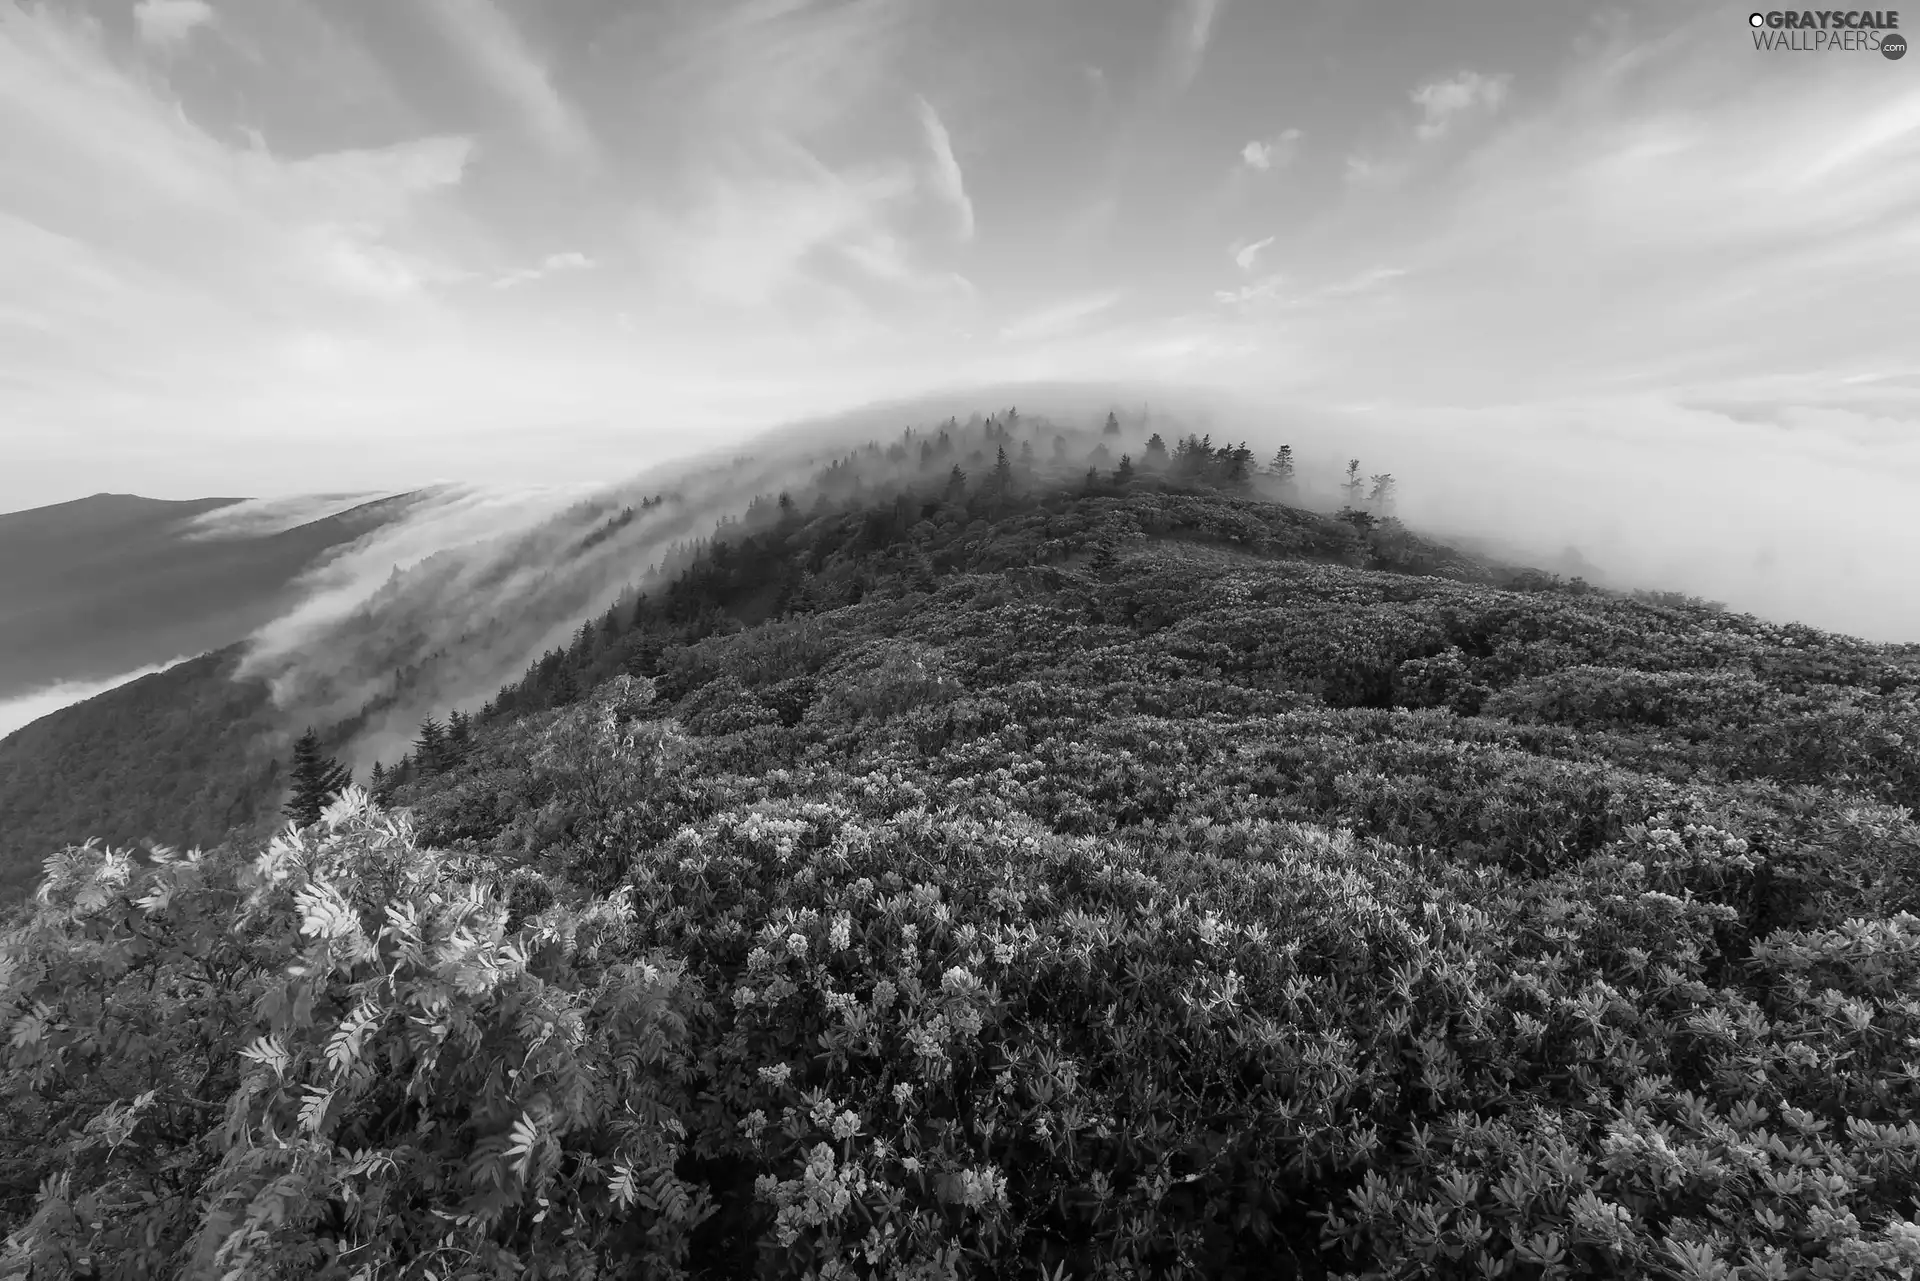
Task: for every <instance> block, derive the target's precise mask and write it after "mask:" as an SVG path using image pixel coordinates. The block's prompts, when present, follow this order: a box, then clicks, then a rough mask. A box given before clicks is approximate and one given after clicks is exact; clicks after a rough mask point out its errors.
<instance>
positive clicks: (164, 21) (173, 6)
mask: <svg viewBox="0 0 1920 1281" xmlns="http://www.w3.org/2000/svg"><path fill="white" fill-rule="evenodd" d="M133 19H134V22H135V23H136V24H137V25H138V26H139V28H140V38H141V39H142V40H144V41H146V42H147V43H148V44H150V45H153V46H155V47H157V48H161V49H173V48H177V47H178V46H179V45H181V44H184V43H185V42H186V40H187V38H188V37H189V36H190V35H192V34H193V30H194V28H195V27H198V26H200V25H202V24H203V23H208V22H212V21H213V6H212V5H210V4H208V3H207V0H140V3H138V4H136V5H134V6H133Z"/></svg>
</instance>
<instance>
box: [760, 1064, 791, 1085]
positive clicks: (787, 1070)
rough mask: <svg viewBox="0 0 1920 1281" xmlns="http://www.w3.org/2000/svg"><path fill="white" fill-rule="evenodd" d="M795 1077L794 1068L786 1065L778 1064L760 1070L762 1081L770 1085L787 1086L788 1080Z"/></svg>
mask: <svg viewBox="0 0 1920 1281" xmlns="http://www.w3.org/2000/svg"><path fill="white" fill-rule="evenodd" d="M792 1075H793V1068H791V1067H790V1066H788V1065H787V1064H785V1063H776V1064H774V1065H773V1066H772V1067H763V1068H761V1069H760V1079H761V1080H762V1081H765V1082H766V1083H767V1084H769V1085H785V1084H786V1083H787V1078H788V1077H790V1076H792Z"/></svg>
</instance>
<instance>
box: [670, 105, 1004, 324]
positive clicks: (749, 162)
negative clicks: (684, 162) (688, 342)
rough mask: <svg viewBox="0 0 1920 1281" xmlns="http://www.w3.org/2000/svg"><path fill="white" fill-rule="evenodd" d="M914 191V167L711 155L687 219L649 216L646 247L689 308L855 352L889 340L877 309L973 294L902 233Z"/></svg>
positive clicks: (792, 147) (789, 153)
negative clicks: (694, 304)
mask: <svg viewBox="0 0 1920 1281" xmlns="http://www.w3.org/2000/svg"><path fill="white" fill-rule="evenodd" d="M919 191H920V178H919V174H918V170H917V166H915V165H914V164H912V163H911V162H908V161H904V160H887V161H879V162H874V163H869V164H863V165H855V166H849V167H847V168H845V169H834V168H832V167H830V166H828V165H827V164H825V163H824V162H823V161H821V159H820V158H819V157H818V156H817V155H815V154H814V153H813V152H812V151H811V150H809V149H807V148H806V147H803V146H801V145H799V144H798V143H794V142H790V141H789V142H770V143H763V144H762V145H760V146H759V147H756V148H751V149H747V148H742V149H739V150H737V151H736V152H734V153H733V154H732V155H731V156H729V157H727V158H725V159H723V158H721V157H717V156H716V157H715V158H714V161H713V163H712V164H711V166H710V167H709V169H708V170H707V171H706V172H705V173H704V174H702V175H701V176H700V177H699V178H698V179H697V188H696V193H695V195H694V197H693V199H692V200H691V201H689V202H688V203H686V204H685V205H684V206H683V207H682V208H681V209H678V210H674V209H671V208H660V207H655V208H653V209H649V210H647V211H643V213H642V215H641V217H640V223H639V232H640V236H639V242H640V243H639V247H640V249H641V251H642V253H643V255H644V256H645V257H646V258H647V259H648V261H649V262H650V263H651V266H652V270H653V272H654V273H655V278H656V280H657V281H659V282H662V283H666V284H668V285H671V286H673V287H675V288H676V289H678V290H683V291H685V294H686V295H690V296H691V298H692V299H693V300H697V301H699V302H701V303H704V304H708V305H711V306H716V307H719V308H722V309H725V310H726V311H729V312H732V313H734V314H735V315H736V316H737V317H738V316H746V317H750V318H752V319H754V320H758V321H760V322H763V323H777V324H782V325H788V324H793V323H804V324H806V325H807V326H808V327H809V329H810V330H811V332H812V336H813V337H814V339H815V340H824V341H830V342H852V341H855V340H857V339H859V338H861V337H869V338H870V337H873V336H874V335H876V334H877V333H879V332H883V331H884V330H885V328H886V323H885V322H884V321H882V320H881V319H880V318H879V316H878V315H877V314H876V312H875V310H874V309H875V308H876V307H879V308H882V309H885V307H886V306H887V304H888V301H889V299H891V298H895V297H898V298H900V299H901V300H902V301H909V300H924V299H925V298H926V297H927V296H929V295H940V294H947V295H950V296H955V297H959V296H964V295H966V294H967V293H969V292H970V286H968V285H967V284H966V282H965V281H964V279H963V278H962V277H959V276H958V275H957V274H956V273H954V272H953V271H951V270H949V269H945V268H942V267H940V266H938V265H936V264H933V263H931V262H928V261H926V259H925V257H924V255H923V253H922V252H921V251H920V250H919V249H917V247H916V246H915V243H914V241H913V240H912V238H911V237H910V236H908V235H907V234H906V233H905V232H904V231H903V229H902V228H903V226H904V225H905V224H906V222H907V221H908V220H909V217H910V215H911V213H912V211H913V208H914V201H915V198H916V196H917V195H918V194H919ZM736 323H737V322H736Z"/></svg>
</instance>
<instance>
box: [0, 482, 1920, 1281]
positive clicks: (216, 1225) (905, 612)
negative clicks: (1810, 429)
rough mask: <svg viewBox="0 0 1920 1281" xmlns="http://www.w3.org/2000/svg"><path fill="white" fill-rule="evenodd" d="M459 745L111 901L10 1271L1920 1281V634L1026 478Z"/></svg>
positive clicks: (923, 498) (109, 890)
mask: <svg viewBox="0 0 1920 1281" xmlns="http://www.w3.org/2000/svg"><path fill="white" fill-rule="evenodd" d="M871 497H872V496H869V498H870V499H871ZM214 674H215V673H213V672H211V671H208V672H203V673H201V674H200V678H201V679H202V680H203V681H204V680H207V679H210V678H211V677H212V676H213V675H214ZM456 729H457V732H455V733H453V734H451V735H443V734H436V733H427V734H424V735H423V741H422V745H421V748H420V749H419V750H418V751H417V752H416V753H414V754H413V755H412V756H411V757H410V758H409V759H408V760H407V761H406V762H404V763H403V765H402V767H401V768H400V770H399V772H398V776H397V777H395V778H383V780H382V785H383V786H382V790H383V792H385V793H386V801H387V803H388V804H389V805H390V806H391V807H392V808H391V809H390V810H389V811H388V812H382V811H380V810H379V809H376V808H374V807H373V806H371V805H370V804H369V803H368V802H367V800H366V798H365V797H364V795H360V794H355V795H350V796H349V797H347V798H345V799H344V800H343V801H341V802H340V803H338V804H337V805H336V806H335V807H334V808H333V810H332V811H331V813H330V814H329V815H328V816H327V817H326V818H325V819H324V820H323V821H322V823H320V824H318V825H316V826H314V827H312V828H309V829H307V830H306V831H304V832H302V833H298V834H294V835H291V836H286V837H283V838H281V839H280V840H278V841H276V842H275V843H274V844H273V845H271V846H270V847H266V848H264V849H263V848H261V847H260V845H259V844H258V843H253V844H247V843H241V844H239V845H237V846H236V848H234V849H232V850H230V851H222V852H216V853H215V854H214V855H212V856H210V857H208V858H206V859H202V860H199V861H197V862H191V863H189V862H184V861H175V862H163V863H161V864H159V865H156V866H150V867H141V866H137V865H135V864H134V863H133V862H132V861H130V860H128V859H126V858H124V857H123V856H118V855H114V854H111V853H106V852H102V851H98V850H94V851H80V852H74V851H69V852H67V853H66V854H64V855H61V856H59V857H57V858H56V859H55V860H54V863H53V867H52V872H51V875H50V876H49V877H48V879H47V881H46V895H45V901H44V902H43V903H40V904H38V905H36V906H35V908H34V909H33V912H32V914H31V916H30V917H29V918H27V919H26V920H24V921H23V923H22V924H20V925H19V926H18V928H16V929H15V930H13V931H12V932H10V933H9V934H8V935H6V936H5V937H4V940H0V955H4V956H5V958H6V960H7V961H8V965H7V966H6V967H4V968H0V1019H4V1020H6V1021H7V1023H8V1026H9V1027H10V1028H11V1029H12V1034H11V1036H10V1038H9V1039H8V1041H7V1043H6V1044H5V1045H4V1046H0V1056H4V1058H0V1098H4V1099H8V1100H11V1101H12V1103H11V1105H10V1107H9V1108H8V1109H7V1110H5V1111H4V1112H0V1127H4V1128H3V1129H0V1227H5V1228H7V1229H9V1230H11V1231H13V1232H14V1236H13V1237H12V1239H11V1241H10V1245H9V1249H10V1251H11V1253H10V1254H9V1256H8V1259H7V1262H8V1264H9V1265H10V1266H13V1267H14V1268H16V1269H17V1270H21V1271H25V1270H26V1268H27V1267H28V1266H29V1265H32V1266H37V1267H46V1268H48V1269H52V1268H54V1267H56V1266H57V1265H58V1263H59V1261H60V1260H62V1259H64V1258H67V1257H71V1256H74V1255H79V1254H82V1253H85V1254H86V1255H88V1256H89V1257H90V1258H93V1259H95V1260H98V1261H100V1262H101V1263H102V1265H103V1266H107V1267H115V1268H119V1269H121V1270H124V1271H127V1272H129V1273H133V1272H138V1271H141V1270H145V1271H146V1272H147V1273H148V1274H151V1275H172V1274H174V1273H175V1272H177V1271H179V1270H181V1269H185V1268H188V1267H189V1266H190V1265H191V1263H192V1261H193V1260H195V1259H201V1260H204V1259H209V1258H213V1257H215V1256H216V1254H217V1257H218V1259H219V1261H220V1263H221V1265H222V1266H224V1267H227V1268H229V1269H231V1270H233V1271H234V1272H236V1273H238V1274H242V1275H258V1276H293V1275H312V1274H315V1273H316V1272H318V1273H320V1274H322V1275H327V1273H325V1272H324V1271H322V1269H323V1268H324V1267H326V1266H329V1262H328V1261H332V1260H339V1259H343V1258H351V1260H352V1266H354V1267H356V1268H361V1267H364V1268H367V1269H385V1270H391V1271H393V1272H395V1273H403V1272H406V1271H407V1270H409V1269H415V1268H417V1269H421V1270H424V1269H426V1268H428V1267H433V1268H436V1269H439V1268H441V1267H442V1266H443V1265H444V1266H447V1267H459V1268H466V1269H468V1270H471V1271H474V1272H476V1273H485V1274H487V1275H506V1274H513V1275H536V1276H542V1277H556V1278H558V1277H562V1276H580V1275H649V1276H656V1275H657V1276H682V1277H687V1278H700V1279H701V1281H706V1279H708V1278H712V1279H715V1281H717V1279H718V1278H722V1277H743V1276H756V1277H762V1278H769V1279H772V1278H789V1277H792V1278H800V1277H817V1276H822V1275H841V1276H921V1277H934V1276H953V1275H962V1276H1010V1277H1013V1276H1032V1275H1045V1276H1052V1277H1066V1276H1077V1277H1085V1276H1120V1275H1134V1276H1149V1275H1150V1276H1165V1277H1169V1278H1179V1279H1181V1281H1200V1279H1201V1278H1214V1277H1219V1278H1231V1279H1237V1281H1256V1279H1258V1278H1291V1277H1304V1278H1316V1279H1326V1281H1333V1279H1334V1278H1343V1277H1351V1276H1360V1275H1370V1276H1380V1277H1408V1278H1411V1277H1416V1276H1472V1275H1496V1276H1498V1275H1511V1276H1548V1275H1551V1276H1582V1275H1584V1276H1674V1277H1700V1278H1705V1277H1716V1276H1718V1277H1734V1276H1744V1275H1754V1276H1769V1275H1770V1276H1798V1275H1806V1276H1828V1275H1831V1276H1842V1275H1845V1276H1859V1277H1889V1278H1891V1277H1898V1276H1903V1275H1906V1274H1907V1273H1909V1272H1911V1271H1912V1270H1913V1269H1914V1268H1915V1267H1916V1266H1920V1224H1917V1223H1916V1222H1915V1221H1914V1219H1913V1204H1912V1198H1911V1195H1910V1194H1911V1189H1912V1184H1913V1180H1912V1178H1911V1171H1912V1163H1913V1151H1914V1144H1915V1136H1916V1135H1920V1093H1917V1092H1916V1090H1915V1088H1914V1082H1913V1065H1912V1063H1911V1062H1910V1060H1911V1058H1912V1052H1911V1047H1912V1045H1913V1044H1914V1042H1915V1040H1916V1038H1920V1001H1916V1000H1915V999H1914V997H1913V993H1914V992H1915V991H1916V990H1920V919H1917V918H1916V917H1915V916H1914V915H1912V913H1913V912H1915V911H1916V910H1920V826H1917V825H1916V824H1915V822H1914V818H1913V814H1912V807H1913V806H1914V805H1915V804H1916V803H1917V802H1920V648H1916V647H1911V646H1909V647H1890V646H1877V645H1868V644H1864V643H1862V642H1858V641H1855V640H1851V639H1849V638H1846V637H1840V636H1833V635H1829V634H1825V633H1821V632H1818V631H1815V630H1813V629H1809V628H1804V627H1795V626H1785V627H1783V626H1774V625H1770V624H1766V623H1763V622H1761V621H1759V620H1756V619H1754V618H1751V617H1747V616H1742V615H1735V614H1728V613H1724V612H1720V611H1716V610H1713V609H1709V608H1703V607H1699V606H1696V605H1687V604H1680V605H1667V604H1655V603H1649V602H1646V601H1641V600H1634V599H1629V598H1623V597H1619V596H1613V595H1608V594H1605V593H1599V592H1594V591H1590V590H1587V589H1586V588H1585V587H1584V585H1582V584H1579V583H1577V582H1575V583H1557V582H1555V581H1553V580H1551V579H1549V578H1547V577H1545V576H1542V575H1517V574H1509V573H1503V572H1502V571H1500V570H1498V569H1496V568H1494V567H1490V566H1486V565H1483V564H1478V563H1476V562H1473V561H1471V560H1468V559H1466V558H1461V557H1456V556H1451V555H1449V554H1448V553H1446V552H1445V550H1444V549H1440V548H1435V547H1432V546H1430V545H1427V544H1424V543H1422V542H1421V541H1420V540H1418V539H1417V538H1414V537H1413V536H1412V535H1410V534H1408V533H1407V532H1406V531H1404V530H1400V529H1397V528H1395V527H1394V526H1393V525H1392V523H1391V522H1376V523H1374V524H1373V525H1372V526H1371V527H1369V526H1368V523H1367V522H1365V521H1361V520H1355V519H1346V520H1341V519H1335V518H1330V517H1326V516H1321V515H1318V514H1315V513H1310V512H1303V511H1298V510H1295V509H1291V508H1287V507H1284V506H1278V505H1275V504H1272V503H1268V502H1263V501H1260V500H1259V499H1258V498H1256V497H1253V496H1249V495H1248V494H1246V493H1245V492H1240V491H1239V490H1238V489H1237V488H1236V487H1233V486H1230V485H1229V486H1222V485H1216V484H1214V483H1213V481H1212V480H1211V479H1209V478H1208V477H1206V476H1186V477H1174V476H1169V475H1155V476H1149V477H1146V478H1142V479H1138V480H1135V481H1132V482H1128V483H1124V484H1120V483H1114V482H1112V481H1111V480H1109V479H1106V478H1103V477H1099V476H1096V477H1095V478H1094V479H1093V482H1092V483H1089V484H1086V485H1083V486H1075V487H1067V488H1062V487H1058V486H1032V487H1028V488H1026V489H1025V490H1024V491H1022V490H1019V489H1016V488H1010V487H1008V486H1006V485H1004V484H994V483H983V482H981V481H977V480H976V481H975V482H973V483H972V484H970V485H961V484H956V485H953V486H951V487H947V488H944V489H941V490H938V491H937V492H921V493H919V494H914V495H901V494H894V495H891V496H887V497H885V498H884V499H883V500H882V501H859V502H848V503H845V504H843V505H839V506H833V505H824V506H822V507H821V508H820V509H819V510H817V511H803V510H800V505H799V504H782V505H781V506H779V507H778V508H777V509H776V510H775V511H773V512H769V513H765V514H764V523H761V524H759V525H757V526H756V527H752V528H742V529H740V530H736V531H734V532H733V533H731V534H730V535H729V536H727V537H723V538H717V539H715V540H713V541H712V542H711V543H710V544H708V545H706V546H704V547H702V548H700V549H699V550H698V551H697V553H695V554H694V555H692V556H691V557H690V558H689V561H688V563H686V564H685V565H684V567H682V568H681V569H680V570H679V571H678V572H676V573H674V574H672V575H671V576H669V577H667V578H666V579H665V580H664V581H660V582H656V583H653V584H651V585H650V586H649V588H648V590H647V591H645V592H644V593H642V594H640V595H639V596H638V597H637V598H630V599H627V600H624V601H622V602H619V603H618V604H617V605H616V606H615V607H614V608H613V609H611V610H609V611H608V612H607V613H606V614H604V615H603V616H601V617H600V618H598V619H595V620H590V622H589V623H588V624H587V625H585V626H583V627H582V628H581V629H580V631H579V633H578V634H577V636H576V638H575V639H574V641H573V642H572V643H571V644H569V645H568V646H567V647H566V648H565V649H564V650H556V651H553V652H551V653H549V654H548V655H546V656H545V657H544V658H542V659H540V660H539V661H538V662H536V663H535V664H534V665H533V666H532V667H531V668H530V669H529V670H528V671H527V673H526V675H525V676H524V677H523V678H522V679H521V680H519V681H517V682H514V683H513V684H512V685H510V686H509V687H507V688H505V689H503V690H502V691H501V692H500V694H499V695H498V696H497V697H496V698H495V699H494V700H492V701H491V704H490V705H489V707H488V708H486V709H485V710H484V712H483V714H482V715H480V716H479V717H478V718H476V719H475V720H474V721H473V722H472V723H468V722H467V721H465V720H464V718H463V720H462V722H461V723H460V724H459V725H458V726H457V727H456ZM423 1011H431V1012H432V1013H431V1016H430V1017H429V1016H424V1015H423V1013H422V1012H423ZM103 1045H112V1046H114V1047H116V1050H117V1052H115V1053H111V1054H102V1053H98V1052H96V1051H97V1047H99V1046H103ZM128 1100H134V1102H133V1103H131V1104H129V1103H128V1102H127V1101H128ZM235 1135H238V1136H239V1137H240V1139H244V1140H245V1141H239V1139H236V1138H235V1137H234V1136H235ZM222 1140H224V1141H222ZM108 1146H111V1150H110V1151H109V1152H108V1153H106V1154H105V1155H104V1156H103V1154H102V1153H101V1149H102V1148H103V1147H108ZM340 1189H351V1190H352V1191H353V1193H354V1195H353V1197H352V1198H351V1199H349V1198H348V1197H346V1196H344V1195H342V1194H341V1193H340V1191H339V1190H340ZM101 1205H115V1206H122V1207H125V1209H124V1211H123V1212H122V1213H120V1214H118V1215H101V1214H99V1213H97V1212H96V1207H98V1206H101ZM456 1252H457V1262H455V1261H452V1260H454V1259H455V1256H456Z"/></svg>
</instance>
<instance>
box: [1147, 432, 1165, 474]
mask: <svg viewBox="0 0 1920 1281" xmlns="http://www.w3.org/2000/svg"><path fill="white" fill-rule="evenodd" d="M1141 461H1142V462H1144V463H1145V464H1146V465H1147V466H1148V467H1153V468H1160V467H1165V466H1166V465H1167V442H1166V441H1164V440H1162V439H1160V433H1159V432H1155V433H1153V435H1151V436H1149V437H1147V449H1146V453H1145V455H1144V456H1143V457H1142V459H1141Z"/></svg>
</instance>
